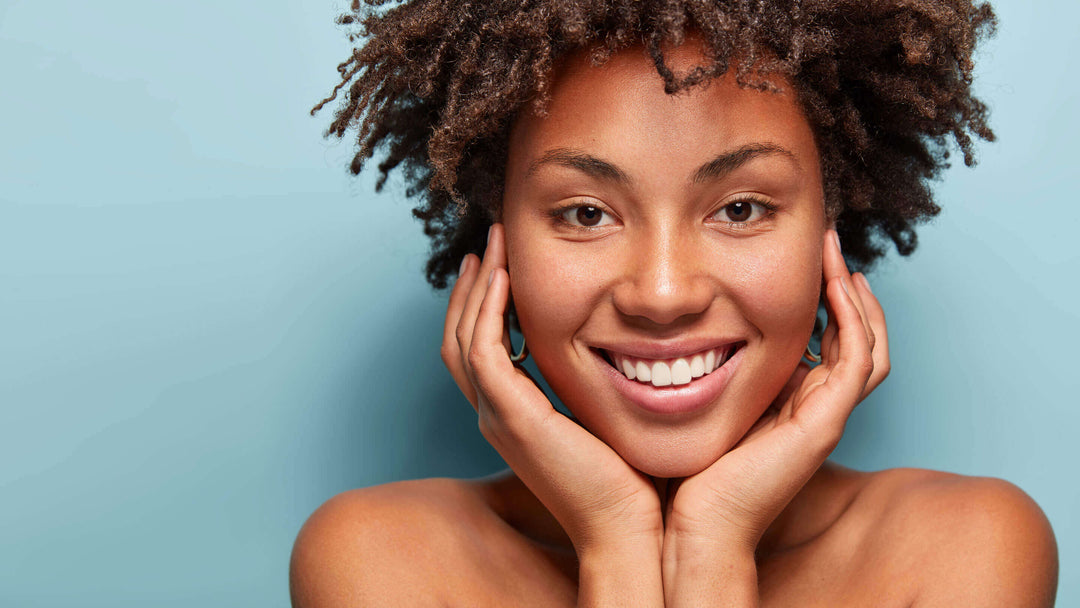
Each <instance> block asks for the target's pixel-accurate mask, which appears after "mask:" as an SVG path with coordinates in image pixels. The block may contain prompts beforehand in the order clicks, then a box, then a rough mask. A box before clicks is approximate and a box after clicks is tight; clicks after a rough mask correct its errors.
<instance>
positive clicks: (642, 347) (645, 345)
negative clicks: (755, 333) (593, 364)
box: [592, 337, 742, 359]
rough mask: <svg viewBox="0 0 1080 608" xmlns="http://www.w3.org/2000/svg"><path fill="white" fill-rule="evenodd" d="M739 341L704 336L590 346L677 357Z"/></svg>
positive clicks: (641, 355) (636, 354) (643, 355)
mask: <svg viewBox="0 0 1080 608" xmlns="http://www.w3.org/2000/svg"><path fill="white" fill-rule="evenodd" d="M739 342H742V340H741V339H739V338H710V337H706V338H692V339H681V340H672V341H666V342H655V341H647V340H640V341H637V340H634V341H628V342H620V343H618V344H615V343H609V344H593V345H592V347H593V348H596V349H600V350H603V351H606V352H608V353H615V354H619V355H625V356H627V357H634V358H638V359H677V358H679V357H689V356H690V355H695V354H697V353H700V352H703V351H707V350H711V349H714V348H723V347H725V346H728V345H731V344H738V343H739Z"/></svg>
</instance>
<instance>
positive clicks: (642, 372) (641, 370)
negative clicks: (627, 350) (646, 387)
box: [635, 361, 652, 382]
mask: <svg viewBox="0 0 1080 608" xmlns="http://www.w3.org/2000/svg"><path fill="white" fill-rule="evenodd" d="M635 371H637V379H638V380H639V381H641V382H649V381H650V380H652V370H651V369H649V366H648V365H645V363H644V362H643V361H638V362H637V367H636V368H635Z"/></svg>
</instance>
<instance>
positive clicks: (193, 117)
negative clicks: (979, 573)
mask: <svg viewBox="0 0 1080 608" xmlns="http://www.w3.org/2000/svg"><path fill="white" fill-rule="evenodd" d="M345 6H347V3H346V2H344V0H335V1H334V2H305V3H298V2H285V1H283V0H267V1H263V2H258V3H249V2H237V1H231V0H225V1H221V0H218V1H215V2H210V1H208V0H201V1H190V2H183V3H159V2H146V1H138V2H136V1H129V0H101V1H99V2H76V1H74V0H57V1H53V2H41V1H39V0H26V1H21V2H19V1H16V2H12V1H10V0H8V1H0V605H3V606H5V607H6V606H12V607H24V606H26V607H29V606H42V607H45V606H48V607H54V606H79V607H89V606H102V607H106V606H107V607H110V608H121V607H127V606H132V607H134V606H139V607H142V606H151V605H152V606H163V607H171V606H176V607H180V606H185V607H186V606H286V605H287V604H288V582H287V565H288V559H289V552H290V549H291V545H292V541H293V539H294V538H295V536H296V533H297V531H298V529H299V528H300V526H301V524H302V523H303V522H304V519H305V518H306V517H307V516H308V515H309V514H310V513H311V512H312V511H313V510H314V509H315V508H316V507H318V506H319V504H321V503H322V502H323V501H325V500H326V499H328V498H330V497H331V496H333V495H334V494H336V493H338V492H341V491H344V490H347V489H350V488H356V487H362V486H368V485H371V484H377V483H383V482H388V481H392V480H397V479H405V478H414V477H429V476H459V477H470V476H478V475H483V474H487V473H491V472H494V471H496V470H498V469H499V468H500V467H501V466H502V465H501V461H500V460H499V459H498V456H497V455H496V454H495V453H494V451H493V450H492V449H491V448H489V447H487V446H486V444H485V443H484V441H483V439H482V437H481V436H480V435H479V433H478V431H477V430H476V421H475V415H474V414H473V412H472V410H471V409H470V408H469V406H468V404H467V403H466V402H465V401H464V399H463V398H462V397H460V395H459V393H458V392H457V390H456V389H455V387H454V385H453V383H452V381H451V379H450V376H449V374H448V373H446V372H445V370H444V369H443V366H442V364H441V362H440V360H439V354H438V345H439V341H440V331H441V324H442V320H443V314H444V307H445V299H446V294H445V293H437V292H434V291H432V290H431V289H430V288H429V287H428V286H427V285H426V284H425V283H424V282H423V278H422V272H421V270H422V265H423V262H424V259H425V253H426V249H427V244H426V242H425V241H424V239H423V237H422V234H421V231H420V227H419V225H418V224H417V223H416V222H414V221H413V220H412V219H411V217H410V214H409V209H410V203H409V201H407V200H405V198H404V195H403V191H402V188H400V187H399V186H400V183H394V182H392V183H391V185H390V186H389V187H388V190H387V192H386V193H385V194H383V195H381V196H375V195H374V194H373V188H372V185H373V181H374V180H373V178H372V176H371V175H370V174H368V175H365V176H362V177H361V178H359V179H353V178H351V177H349V176H348V175H347V173H346V171H345V168H344V167H345V164H346V163H347V160H348V159H349V158H350V156H351V145H350V144H349V143H345V144H335V143H333V142H328V141H324V140H323V139H322V138H321V133H322V130H323V128H324V127H325V125H326V124H327V122H328V120H329V114H323V115H320V116H318V117H316V118H311V117H310V116H308V110H309V109H310V108H311V106H312V105H313V104H314V103H315V102H316V101H318V100H319V99H321V98H322V96H323V95H324V94H325V93H326V92H328V91H329V89H330V87H331V86H333V84H334V83H336V81H337V73H336V71H335V69H334V68H335V66H336V65H337V63H338V62H339V61H340V60H341V59H344V58H345V56H346V55H347V52H348V46H347V42H346V40H345V38H344V35H343V33H342V32H341V31H340V30H339V29H338V28H337V26H335V25H334V23H333V18H334V16H335V15H336V14H337V13H338V12H340V11H341V10H342V9H343V8H344V7H345ZM1076 7H1077V5H1076V4H1074V3H1070V2H1066V1H1065V0H1053V1H1043V2H1037V3H1027V2H1021V1H1020V0H1009V1H1001V2H998V3H997V11H998V13H999V16H1000V20H1001V26H1000V30H999V33H998V36H997V37H996V39H994V40H992V41H991V42H990V43H989V44H987V45H985V46H984V48H983V50H982V52H981V53H980V54H979V58H978V59H979V62H980V68H979V70H978V73H977V81H976V86H977V90H978V91H979V92H980V94H981V95H982V96H983V98H984V99H986V100H987V102H988V103H989V105H990V107H991V109H992V112H993V113H992V124H993V126H994V128H995V129H996V131H997V134H998V136H999V141H998V142H997V143H996V144H992V145H982V146H981V147H980V154H979V157H980V160H981V164H980V165H979V166H978V168H976V169H974V170H968V169H965V168H963V167H962V165H960V163H958V165H960V166H957V167H956V168H954V169H953V170H951V171H950V173H949V174H948V175H947V179H946V180H945V181H944V182H943V183H942V184H940V185H939V186H938V187H937V192H938V197H939V200H940V202H941V203H942V204H943V206H944V207H945V212H944V213H943V214H942V215H941V216H940V218H939V219H938V220H937V221H936V222H934V223H933V224H932V225H930V226H928V227H926V228H924V229H923V230H922V232H921V235H920V236H921V239H920V240H921V245H920V247H919V250H918V251H917V253H916V254H915V255H914V256H912V257H911V258H909V259H899V258H897V257H895V256H894V257H892V258H891V259H890V260H889V261H888V262H886V263H884V264H883V265H881V267H880V268H879V270H878V272H877V273H876V274H875V275H873V276H871V280H872V282H873V284H874V286H875V291H876V293H877V294H878V295H879V297H880V299H881V300H882V301H883V303H884V305H885V307H886V311H887V313H888V320H889V329H890V338H891V344H892V360H893V370H894V371H893V373H892V375H891V376H890V378H889V379H888V381H887V382H886V383H885V384H884V385H883V386H882V387H881V388H880V389H879V390H878V391H877V392H876V393H874V395H873V396H872V397H871V398H870V399H869V400H868V401H867V402H865V403H864V404H863V405H861V406H860V407H859V408H858V410H857V411H856V413H855V414H854V416H853V418H852V419H851V421H850V423H849V425H848V431H847V434H846V436H845V438H844V440H843V442H842V443H841V445H840V447H839V448H838V449H837V451H836V453H835V454H834V457H835V459H836V460H837V461H839V462H841V463H843V464H845V465H848V466H851V467H855V468H859V469H867V470H869V469H880V468H886V467H895V466H915V467H927V468H933V469H941V470H947V471H955V472H959V473H964V474H968V475H989V476H996V477H1002V478H1005V479H1008V480H1010V481H1012V482H1013V483H1015V484H1017V485H1019V486H1020V487H1021V488H1023V489H1024V490H1025V491H1026V492H1028V493H1029V494H1030V495H1031V496H1032V497H1034V498H1035V500H1037V501H1038V503H1039V504H1040V505H1041V506H1042V508H1043V509H1044V510H1045V511H1046V513H1047V515H1048V516H1049V518H1050V521H1051V522H1052V524H1053V526H1054V530H1055V532H1056V534H1057V539H1058V543H1059V546H1060V555H1061V583H1060V589H1059V605H1061V606H1073V605H1080V577H1078V572H1077V560H1078V553H1080V528H1078V521H1077V512H1078V510H1080V490H1078V488H1077V485H1078V483H1077V482H1078V475H1077V465H1078V460H1080V459H1078V457H1080V448H1078V445H1080V411H1078V407H1077V405H1078V403H1077V402H1078V397H1077V394H1078V389H1080V382H1078V380H1077V375H1078V372H1077V369H1076V368H1077V365H1076V360H1077V357H1076V354H1077V351H1078V349H1080V330H1078V324H1080V314H1078V311H1080V306H1078V305H1077V302H1076V299H1077V297H1078V295H1080V291H1078V286H1077V277H1080V259H1078V252H1080V245H1078V240H1080V234H1078V232H1080V210H1078V202H1077V196H1076V191H1077V177H1076V175H1077V173H1076V164H1077V161H1078V160H1080V154H1078V153H1077V150H1076V147H1075V146H1076V143H1075V142H1076V141H1077V140H1078V139H1080V128H1078V127H1080V118H1078V110H1080V104H1078V103H1077V95H1078V92H1080V85H1078V82H1077V77H1076V74H1077V73H1080V72H1078V69H1077V66H1076V64H1075V62H1076V60H1075V57H1077V56H1078V51H1080V48H1078V46H1080V44H1078V43H1077V42H1076V40H1077V37H1076V36H1075V31H1076V25H1075V24H1076V23H1077V19H1078V18H1080V9H1078V8H1076Z"/></svg>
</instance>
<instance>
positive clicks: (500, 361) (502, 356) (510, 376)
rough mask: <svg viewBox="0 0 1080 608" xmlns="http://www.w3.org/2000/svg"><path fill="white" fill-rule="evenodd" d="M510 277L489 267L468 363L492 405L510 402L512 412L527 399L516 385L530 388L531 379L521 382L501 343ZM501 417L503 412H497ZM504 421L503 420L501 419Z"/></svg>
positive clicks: (499, 270)
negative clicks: (488, 281)
mask: <svg viewBox="0 0 1080 608" xmlns="http://www.w3.org/2000/svg"><path fill="white" fill-rule="evenodd" d="M509 287H510V280H509V276H508V275H507V274H506V270H505V269H502V268H495V269H493V270H492V274H491V281H490V283H489V285H488V289H487V295H486V297H485V298H484V300H483V302H482V303H481V305H480V310H479V312H478V313H477V316H476V327H475V330H474V332H473V339H472V347H471V348H470V349H469V367H470V368H471V369H472V371H473V375H474V377H475V378H476V382H477V387H478V388H479V389H480V392H481V393H482V394H484V395H485V396H487V397H488V398H489V399H490V401H491V404H492V406H493V407H495V408H496V409H501V408H500V407H499V404H503V405H512V406H513V407H514V409H515V413H517V412H518V411H520V410H522V409H528V408H524V405H525V404H527V403H529V402H530V401H531V399H529V398H528V397H527V396H526V395H525V394H520V391H519V389H525V390H531V389H532V388H533V387H532V386H531V383H525V384H521V383H518V382H515V380H519V378H518V377H517V376H518V374H517V372H518V371H519V370H517V368H515V367H514V364H513V363H512V362H511V361H510V355H509V353H507V352H506V347H505V346H504V345H503V335H504V334H505V331H506V330H505V315H506V300H507V296H508V294H509V291H510V289H509ZM496 413H497V414H499V415H500V419H504V418H505V416H503V414H504V412H501V411H500V412H496ZM504 422H505V420H504Z"/></svg>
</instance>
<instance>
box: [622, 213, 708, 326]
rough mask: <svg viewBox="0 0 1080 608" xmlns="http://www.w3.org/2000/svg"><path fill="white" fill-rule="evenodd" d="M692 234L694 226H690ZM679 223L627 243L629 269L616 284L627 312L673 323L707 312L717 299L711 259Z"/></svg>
mask: <svg viewBox="0 0 1080 608" xmlns="http://www.w3.org/2000/svg"><path fill="white" fill-rule="evenodd" d="M689 232H691V233H692V231H689ZM698 248H699V244H698V243H696V239H695V238H694V237H693V236H690V235H687V234H685V233H683V231H680V230H679V228H678V226H671V227H667V228H657V229H655V230H652V231H650V232H649V233H647V234H643V235H641V237H640V238H636V239H631V240H630V241H628V242H627V243H626V250H625V252H624V253H625V257H624V260H626V263H625V264H623V265H622V267H623V269H624V272H623V274H622V275H621V277H620V280H619V282H618V284H617V285H616V286H615V288H614V289H613V291H612V293H613V298H614V303H615V307H616V308H617V309H618V310H619V311H620V312H621V313H623V314H624V315H627V316H630V317H636V318H639V319H646V320H648V321H650V322H652V323H654V324H658V325H669V324H672V323H674V322H676V321H677V320H679V319H681V318H682V317H685V316H687V315H697V314H700V313H702V312H704V311H705V309H707V308H708V307H709V304H710V303H711V302H712V300H713V296H714V294H713V291H714V290H713V286H712V281H711V280H710V278H709V277H710V273H709V272H708V269H707V268H706V266H707V262H706V260H707V258H708V256H705V255H702V253H704V252H701V251H697V249H698Z"/></svg>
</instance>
